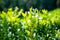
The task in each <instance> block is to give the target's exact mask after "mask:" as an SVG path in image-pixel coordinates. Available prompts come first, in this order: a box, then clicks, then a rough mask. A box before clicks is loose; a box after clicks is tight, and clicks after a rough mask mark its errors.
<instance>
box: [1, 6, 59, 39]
mask: <svg viewBox="0 0 60 40" xmlns="http://www.w3.org/2000/svg"><path fill="white" fill-rule="evenodd" d="M0 40H60V9H56V10H54V11H50V12H48V10H45V9H42V10H41V11H39V10H38V9H32V8H30V10H29V11H25V13H24V12H23V9H21V10H20V11H18V8H17V7H16V9H15V10H14V11H12V8H9V9H8V11H7V12H4V11H2V13H0Z"/></svg>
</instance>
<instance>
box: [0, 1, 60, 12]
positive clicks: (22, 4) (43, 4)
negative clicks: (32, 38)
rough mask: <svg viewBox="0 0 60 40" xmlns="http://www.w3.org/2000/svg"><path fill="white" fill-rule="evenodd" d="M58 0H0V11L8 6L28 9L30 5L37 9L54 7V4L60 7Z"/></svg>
mask: <svg viewBox="0 0 60 40" xmlns="http://www.w3.org/2000/svg"><path fill="white" fill-rule="evenodd" d="M59 4H60V0H0V11H2V10H5V11H6V10H7V8H9V7H13V8H14V7H16V6H18V7H19V8H23V9H24V10H29V8H30V7H31V6H32V7H33V8H38V9H49V10H50V9H54V8H55V7H56V6H57V7H58V6H59V7H60V5H59Z"/></svg>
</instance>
